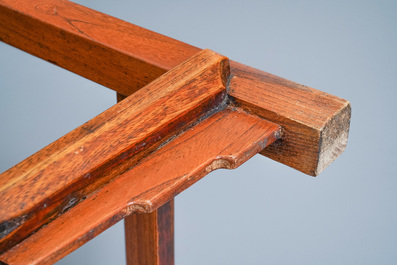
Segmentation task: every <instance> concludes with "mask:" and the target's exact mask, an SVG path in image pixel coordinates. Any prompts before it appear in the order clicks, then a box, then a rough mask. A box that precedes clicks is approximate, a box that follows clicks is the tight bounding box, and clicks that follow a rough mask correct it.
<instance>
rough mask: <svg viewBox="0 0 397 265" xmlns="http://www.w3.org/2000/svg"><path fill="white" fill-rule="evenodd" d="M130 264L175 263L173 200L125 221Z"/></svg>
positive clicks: (161, 264)
mask: <svg viewBox="0 0 397 265" xmlns="http://www.w3.org/2000/svg"><path fill="white" fill-rule="evenodd" d="M124 222H125V223H124V225H125V245H126V254H127V265H133V264H134V265H144V264H145V265H173V264H174V200H173V199H172V200H171V201H170V202H168V203H166V204H164V205H163V206H161V207H160V208H158V209H157V210H156V211H154V212H152V213H147V214H131V215H130V216H127V217H126V218H125V219H124Z"/></svg>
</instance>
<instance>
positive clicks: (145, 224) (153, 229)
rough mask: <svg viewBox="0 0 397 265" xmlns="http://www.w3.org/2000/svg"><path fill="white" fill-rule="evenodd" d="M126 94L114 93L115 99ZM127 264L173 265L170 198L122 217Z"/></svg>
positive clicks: (172, 228)
mask: <svg viewBox="0 0 397 265" xmlns="http://www.w3.org/2000/svg"><path fill="white" fill-rule="evenodd" d="M125 98H126V97H125V96H123V95H121V94H119V93H117V102H120V101H122V100H124V99H125ZM124 234H125V247H126V258H127V264H128V265H132V264H145V265H173V264H174V258H175V252H174V199H171V200H170V201H169V202H167V203H166V204H164V205H163V206H161V207H159V208H158V209H156V210H154V211H153V212H151V213H141V214H131V215H129V216H127V217H126V218H125V219H124Z"/></svg>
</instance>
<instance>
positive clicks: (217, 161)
mask: <svg viewBox="0 0 397 265" xmlns="http://www.w3.org/2000/svg"><path fill="white" fill-rule="evenodd" d="M236 125H238V126H236ZM279 137H280V127H279V126H278V125H276V124H274V123H271V122H268V121H266V120H264V119H261V118H259V117H257V116H255V115H251V114H248V113H246V112H245V111H243V110H241V109H235V108H226V109H224V110H221V111H219V112H217V113H215V114H213V115H211V116H210V117H208V118H207V119H205V120H203V121H202V122H200V123H198V124H196V125H195V126H194V127H192V128H190V129H188V130H186V131H185V132H183V133H182V134H180V135H179V136H178V137H176V138H175V139H174V140H172V141H170V142H169V143H168V144H166V145H164V146H162V147H161V148H160V149H158V150H157V151H155V152H154V153H153V154H152V155H150V156H148V157H146V158H144V159H143V160H142V161H141V162H140V163H139V164H138V165H136V166H135V167H133V168H131V169H130V170H128V171H126V172H125V173H124V174H122V175H121V176H119V177H117V178H116V179H115V180H114V181H112V182H110V183H109V184H107V185H105V186H104V187H103V188H101V189H100V190H98V192H96V193H94V194H92V195H91V196H89V197H87V199H85V200H84V201H82V202H80V203H79V204H77V205H76V206H75V207H73V208H71V209H70V210H69V211H67V212H65V213H64V214H62V215H61V216H59V217H58V218H57V219H55V220H54V221H52V222H50V223H49V224H48V225H47V226H45V227H43V228H42V229H40V230H38V231H37V232H36V233H34V234H33V235H31V236H30V237H28V238H27V239H25V240H24V241H22V242H21V243H19V244H18V245H16V246H15V247H13V248H11V249H10V250H8V251H7V252H5V253H3V254H0V260H1V261H4V262H6V263H7V264H10V265H13V264H18V265H24V264H32V263H33V264H52V263H53V262H55V261H57V260H59V259H60V258H62V257H64V256H66V255H67V254H68V253H70V252H72V251H73V250H75V249H76V248H78V247H79V246H81V245H82V244H84V243H86V242H87V241H89V240H90V239H92V238H93V237H95V236H96V235H98V234H99V233H101V232H103V231H104V230H106V229H107V228H109V227H110V226H112V225H113V224H115V223H117V222H118V221H120V220H121V219H123V218H124V217H126V216H128V215H130V214H134V213H151V212H153V211H155V210H156V209H158V208H159V207H160V206H162V205H164V204H165V203H167V202H168V201H170V200H171V199H172V198H174V197H175V196H176V195H177V194H179V193H180V192H182V191H183V190H185V189H187V188H188V187H190V186H191V185H193V184H194V183H195V182H197V181H198V180H200V179H201V178H202V177H204V176H205V175H207V174H208V173H210V172H211V171H213V170H216V169H218V168H229V169H232V168H236V167H238V166H239V165H241V164H242V163H244V162H245V161H247V160H248V159H249V158H251V157H252V156H253V155H255V154H257V153H258V152H260V150H262V149H263V148H265V147H266V146H267V145H269V144H271V143H273V142H274V141H275V140H277V139H278V138H279Z"/></svg>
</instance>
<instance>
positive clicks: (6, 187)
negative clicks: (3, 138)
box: [0, 50, 229, 249]
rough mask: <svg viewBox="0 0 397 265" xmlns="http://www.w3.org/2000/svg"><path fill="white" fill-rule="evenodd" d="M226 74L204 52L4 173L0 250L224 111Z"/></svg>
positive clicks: (224, 65)
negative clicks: (193, 126)
mask: <svg viewBox="0 0 397 265" xmlns="http://www.w3.org/2000/svg"><path fill="white" fill-rule="evenodd" d="M228 73H229V64H228V60H227V59H226V58H225V57H223V56H220V55H218V54H216V53H214V52H212V51H209V50H203V51H202V52H200V53H199V54H197V55H196V56H193V57H191V58H190V59H189V60H188V61H186V62H185V63H182V64H180V65H179V66H177V67H175V68H174V69H173V70H171V71H169V72H167V73H166V74H164V75H163V76H161V77H160V78H159V79H157V80H155V81H154V82H152V83H150V84H149V85H147V86H146V87H145V89H142V90H140V91H139V92H138V93H137V94H135V95H134V97H131V98H127V99H125V100H123V101H122V102H120V103H119V104H117V105H115V106H113V107H112V108H110V109H108V110H107V111H105V112H103V113H102V114H100V115H99V116H97V117H96V118H94V119H92V120H91V121H90V122H88V123H86V124H84V125H82V126H81V127H79V128H77V129H75V130H74V131H72V132H70V133H69V134H67V135H65V136H64V137H62V138H60V139H59V140H57V141H55V142H54V143H52V144H51V145H49V146H48V147H46V148H44V149H42V150H41V151H39V152H38V153H36V154H34V155H32V156H31V157H29V158H28V159H26V160H24V161H22V162H21V163H19V164H18V165H16V166H15V167H13V168H11V169H9V170H8V171H6V172H4V173H2V174H1V175H0V194H1V200H0V227H1V230H0V235H1V239H0V249H6V248H8V247H10V246H13V245H15V244H16V243H18V242H19V241H21V240H22V239H23V238H25V237H27V236H28V235H29V234H30V233H32V232H33V231H34V230H36V229H37V228H39V227H41V226H42V225H43V224H45V223H47V222H48V221H49V220H51V219H53V218H55V217H56V216H58V215H59V214H61V213H62V212H65V211H66V210H68V209H69V208H70V207H72V206H74V205H75V204H77V203H78V202H79V201H81V200H83V199H84V198H85V197H87V196H88V195H89V194H91V193H92V192H94V191H96V190H97V189H98V188H99V187H101V186H103V185H104V184H106V183H107V182H109V181H110V180H112V179H113V178H115V177H116V176H118V175H120V174H121V173H123V172H124V171H126V170H127V169H128V168H130V167H132V166H134V165H135V164H136V163H137V162H138V161H139V160H141V159H142V158H143V157H145V156H146V155H148V154H149V153H150V152H152V151H153V150H155V149H156V148H157V147H158V146H159V145H160V144H162V143H164V142H165V141H167V140H168V139H169V138H170V137H174V136H175V135H176V134H178V133H179V132H180V131H181V130H183V129H185V128H186V127H187V126H189V124H192V123H194V122H197V120H199V119H200V117H202V116H204V115H206V114H207V113H208V112H209V111H211V110H213V109H214V108H219V107H220V106H221V104H222V103H223V102H224V100H225V96H226V87H225V85H226V78H227V76H228ZM27 187H29V191H27Z"/></svg>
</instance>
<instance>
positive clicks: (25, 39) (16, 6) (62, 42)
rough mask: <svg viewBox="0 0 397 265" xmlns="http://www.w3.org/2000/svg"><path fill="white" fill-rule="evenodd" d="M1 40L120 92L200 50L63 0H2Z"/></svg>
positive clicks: (138, 85) (136, 86)
mask: <svg viewBox="0 0 397 265" xmlns="http://www.w3.org/2000/svg"><path fill="white" fill-rule="evenodd" d="M0 40H1V41H4V42H6V43H8V44H10V45H12V46H14V47H17V48H19V49H21V50H24V51H26V52H28V53H31V54H33V55H35V56H37V57H40V58H42V59H44V60H46V61H49V62H51V63H53V64H56V65H58V66H61V67H63V68H65V69H68V70H70V71H72V72H75V73H77V74H79V75H81V76H84V77H86V78H88V79H90V80H93V81H95V82H98V83H99V84H102V85H104V86H106V87H109V88H111V89H113V90H116V91H117V92H120V93H122V94H124V95H130V94H131V93H132V92H135V91H137V90H138V89H140V88H142V87H143V86H145V85H146V84H148V83H149V82H151V81H153V80H154V79H156V78H157V77H159V76H160V75H162V74H164V73H165V72H166V71H168V70H170V69H172V68H173V67H175V66H177V65H178V64H180V63H182V62H183V61H185V60H187V59H188V58H189V57H191V56H193V55H194V54H196V53H198V52H199V51H200V50H201V49H198V48H196V47H193V46H191V45H188V44H186V43H183V42H180V41H177V40H175V39H172V38H169V37H166V36H163V35H161V34H158V33H155V32H153V31H150V30H147V29H144V28H141V27H138V26H136V25H132V24H130V23H127V22H125V21H122V20H120V19H117V18H115V17H112V16H109V15H106V14H103V13H100V12H98V11H95V10H92V9H89V8H87V7H84V6H81V5H78V4H75V3H73V2H69V1H65V0H0Z"/></svg>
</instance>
